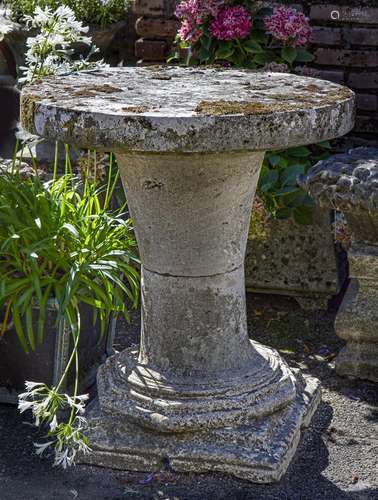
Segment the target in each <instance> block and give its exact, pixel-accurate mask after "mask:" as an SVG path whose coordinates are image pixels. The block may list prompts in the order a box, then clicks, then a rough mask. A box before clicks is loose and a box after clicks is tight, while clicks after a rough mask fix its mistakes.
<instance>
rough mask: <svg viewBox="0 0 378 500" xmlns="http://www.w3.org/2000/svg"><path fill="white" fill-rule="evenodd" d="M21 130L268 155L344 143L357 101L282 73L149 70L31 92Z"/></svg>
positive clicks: (49, 83)
mask: <svg viewBox="0 0 378 500" xmlns="http://www.w3.org/2000/svg"><path fill="white" fill-rule="evenodd" d="M21 105H22V108H21V109H22V110H21V120H22V125H23V126H24V128H26V129H27V130H29V131H30V132H32V133H35V134H37V135H40V136H43V137H46V138H48V139H53V140H55V139H59V140H61V141H64V142H67V143H73V144H76V145H77V146H80V147H94V148H97V149H105V150H113V151H116V152H117V151H118V152H122V151H145V152H168V151H183V152H210V151H232V150H233V151H238V150H239V151H240V150H253V151H257V150H271V149H282V148H286V147H292V146H299V145H304V144H311V143H316V142H320V141H323V140H327V139H332V138H335V137H339V136H342V135H344V134H346V133H347V132H349V131H350V130H351V128H352V127H353V121H354V94H353V92H352V91H351V90H349V89H348V88H346V87H342V86H340V85H336V84H334V83H330V82H327V81H323V80H317V79H313V78H307V77H300V76H296V75H292V74H283V73H261V72H254V71H248V70H233V69H221V68H207V69H202V68H181V67H175V66H160V67H159V66H153V67H144V68H140V67H139V68H135V67H133V68H108V69H101V70H94V71H82V72H79V73H72V74H68V75H64V76H62V75H60V76H57V77H49V78H46V79H44V80H43V81H38V82H35V83H34V84H32V85H29V86H27V87H26V88H25V89H24V90H23V92H22V101H21Z"/></svg>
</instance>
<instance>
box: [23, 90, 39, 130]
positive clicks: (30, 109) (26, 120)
mask: <svg viewBox="0 0 378 500" xmlns="http://www.w3.org/2000/svg"><path fill="white" fill-rule="evenodd" d="M37 101H38V96H37V95H33V94H21V113H20V115H21V116H20V120H21V125H22V127H23V128H24V129H25V130H27V131H28V132H31V133H34V132H35V125H34V115H35V107H36V103H37Z"/></svg>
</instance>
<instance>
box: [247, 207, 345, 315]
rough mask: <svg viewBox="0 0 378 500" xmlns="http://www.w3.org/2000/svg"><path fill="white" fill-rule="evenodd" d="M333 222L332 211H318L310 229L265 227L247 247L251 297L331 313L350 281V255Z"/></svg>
mask: <svg viewBox="0 0 378 500" xmlns="http://www.w3.org/2000/svg"><path fill="white" fill-rule="evenodd" d="M332 217H333V213H332V212H331V211H330V210H329V209H325V210H320V209H318V210H316V211H315V214H314V221H313V224H311V225H300V224H296V223H295V222H294V221H293V220H292V219H285V220H275V219H269V220H267V221H264V222H263V227H262V228H261V229H259V230H258V231H256V235H251V236H250V239H249V240H248V243H247V252H246V260H245V274H246V275H245V280H246V287H247V291H250V292H255V293H256V292H257V293H268V294H279V295H289V296H293V297H294V298H295V299H296V300H297V302H298V303H299V305H300V306H301V307H302V308H303V309H327V305H328V300H329V299H330V298H331V297H332V296H334V295H337V294H338V293H339V292H340V290H341V288H342V286H343V283H344V281H345V279H346V275H347V261H346V255H345V252H344V251H343V250H342V249H341V247H340V245H337V244H335V242H334V236H333V232H332V231H333V230H332ZM252 238H253V239H252Z"/></svg>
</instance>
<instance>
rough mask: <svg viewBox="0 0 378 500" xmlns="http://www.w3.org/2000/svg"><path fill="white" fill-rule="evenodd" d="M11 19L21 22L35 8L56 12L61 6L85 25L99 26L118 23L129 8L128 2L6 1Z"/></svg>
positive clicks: (116, 0) (127, 0)
mask: <svg viewBox="0 0 378 500" xmlns="http://www.w3.org/2000/svg"><path fill="white" fill-rule="evenodd" d="M5 3H6V5H7V6H8V7H9V8H10V9H11V12H12V17H13V18H14V19H15V20H17V21H22V18H23V17H24V16H25V15H30V16H32V15H33V14H34V11H35V9H36V7H41V8H45V7H49V8H50V9H52V10H56V9H57V8H58V7H60V6H61V5H67V6H68V7H70V8H71V9H72V10H73V11H74V13H75V16H76V18H77V19H78V20H79V21H82V22H84V23H86V24H100V25H101V26H104V25H107V24H110V23H113V22H117V21H120V20H121V19H123V18H124V17H125V12H126V11H127V10H128V8H129V6H130V3H131V2H130V0H109V1H107V2H104V1H102V0H6V2H5Z"/></svg>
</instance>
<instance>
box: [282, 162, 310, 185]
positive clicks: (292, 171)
mask: <svg viewBox="0 0 378 500" xmlns="http://www.w3.org/2000/svg"><path fill="white" fill-rule="evenodd" d="M304 173H305V167H304V165H301V164H296V165H291V166H290V167H288V168H287V169H286V170H284V171H283V172H282V174H281V181H282V185H283V186H289V185H295V186H296V185H297V178H298V175H301V174H304Z"/></svg>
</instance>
